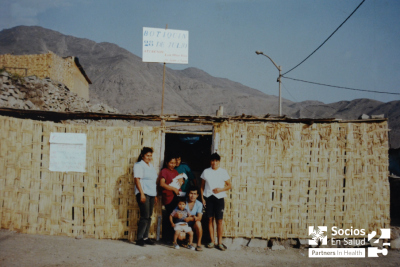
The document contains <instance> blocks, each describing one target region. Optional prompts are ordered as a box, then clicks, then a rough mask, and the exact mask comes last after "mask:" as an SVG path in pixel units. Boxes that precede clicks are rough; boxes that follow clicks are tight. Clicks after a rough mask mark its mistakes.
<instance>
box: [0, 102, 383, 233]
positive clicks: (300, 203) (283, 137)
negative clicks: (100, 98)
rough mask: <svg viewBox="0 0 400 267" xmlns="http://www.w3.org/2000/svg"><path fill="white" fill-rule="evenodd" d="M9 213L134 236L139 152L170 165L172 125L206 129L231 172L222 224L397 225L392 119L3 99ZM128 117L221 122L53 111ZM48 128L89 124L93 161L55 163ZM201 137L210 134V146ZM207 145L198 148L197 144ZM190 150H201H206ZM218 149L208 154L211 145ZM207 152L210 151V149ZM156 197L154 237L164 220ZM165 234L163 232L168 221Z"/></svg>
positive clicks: (0, 169)
mask: <svg viewBox="0 0 400 267" xmlns="http://www.w3.org/2000/svg"><path fill="white" fill-rule="evenodd" d="M0 115H2V116H0V129H1V131H0V223H1V228H4V229H10V230H15V231H18V232H21V233H30V234H48V235H65V236H71V237H74V236H78V235H80V236H83V237H91V238H111V239H129V240H134V238H135V236H136V230H137V220H138V218H139V209H138V206H137V203H136V200H135V197H134V183H133V173H132V171H133V170H132V169H133V164H134V163H135V162H136V159H137V157H138V155H139V152H140V149H141V148H142V147H143V146H151V147H153V148H154V150H155V153H154V165H155V167H156V168H158V169H160V167H161V166H162V162H163V158H164V153H165V149H166V147H167V148H168V138H166V136H168V135H170V136H171V135H175V136H177V135H182V134H185V135H188V134H192V135H197V136H203V137H204V136H208V137H209V140H210V142H209V143H208V144H209V148H207V149H208V151H209V152H211V151H215V152H218V153H219V154H220V155H221V156H222V160H221V167H223V168H225V169H226V170H227V171H228V173H229V174H230V176H231V180H232V185H233V189H232V190H231V191H230V192H229V194H228V198H227V199H226V201H227V203H226V212H225V225H224V235H225V236H226V237H246V238H262V239H270V238H281V239H288V238H308V231H307V230H308V226H320V225H324V226H328V227H331V226H337V227H338V228H343V229H346V228H350V227H351V226H352V227H353V228H363V229H365V230H366V233H369V232H372V231H374V230H375V231H378V230H379V229H380V228H388V227H389V224H390V207H389V205H390V198H389V182H388V175H389V173H388V125H387V121H386V119H374V120H371V119H369V120H353V121H341V120H335V119H313V120H308V119H290V118H286V117H273V116H265V117H254V116H168V115H167V116H163V117H160V116H156V115H121V114H94V113H78V114H77V113H74V114H72V113H56V112H46V111H23V110H11V109H0ZM67 119H92V120H96V119H114V120H115V119H123V120H127V119H129V120H148V121H160V120H164V121H166V122H179V123H183V122H184V123H201V124H207V125H211V126H212V129H213V130H212V132H190V131H185V132H177V131H170V130H169V128H168V127H165V126H160V127H158V126H157V127H150V126H141V127H135V126H132V127H100V126H90V125H76V124H64V123H57V122H54V121H56V120H58V121H59V120H67ZM51 133H85V134H86V138H87V139H86V172H56V171H50V170H49V161H50V158H49V157H50V142H49V138H50V135H51ZM202 147H203V148H204V145H203V146H202ZM199 149H200V148H199ZM193 153H197V154H201V153H200V152H199V151H193ZM208 155H209V154H208ZM208 155H204V156H203V158H204V160H205V162H207V160H208V159H207V156H208ZM160 215H161V204H158V205H157V206H156V207H155V213H154V216H153V220H152V228H151V237H153V238H154V237H156V236H157V229H159V231H160V221H159V219H158V218H159V217H160ZM159 234H160V232H159Z"/></svg>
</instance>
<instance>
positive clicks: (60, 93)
mask: <svg viewBox="0 0 400 267" xmlns="http://www.w3.org/2000/svg"><path fill="white" fill-rule="evenodd" d="M0 107H7V108H16V109H33V110H47V111H60V112H96V113H118V110H116V109H114V108H112V107H109V106H107V105H106V104H102V103H99V104H95V105H92V104H90V103H89V101H87V100H86V99H84V98H82V97H80V96H78V95H77V94H76V93H74V92H71V91H70V90H69V88H68V87H67V86H65V84H63V83H61V82H58V81H53V80H52V79H49V78H45V79H40V78H38V77H36V76H28V77H24V78H20V79H18V78H16V77H13V76H12V75H11V74H10V73H8V72H5V71H4V72H2V73H0Z"/></svg>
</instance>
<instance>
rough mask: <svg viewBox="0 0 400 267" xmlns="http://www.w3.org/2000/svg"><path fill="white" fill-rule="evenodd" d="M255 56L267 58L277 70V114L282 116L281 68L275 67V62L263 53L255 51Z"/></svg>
mask: <svg viewBox="0 0 400 267" xmlns="http://www.w3.org/2000/svg"><path fill="white" fill-rule="evenodd" d="M256 54H257V55H263V56H266V57H267V58H269V60H271V62H272V63H273V64H274V65H275V67H276V68H277V69H278V70H279V77H278V79H277V80H276V81H277V82H278V83H279V105H278V113H279V116H282V97H281V83H282V82H281V77H282V74H281V71H282V68H281V66H278V65H276V64H275V62H274V61H273V60H272V59H271V58H270V57H269V56H267V55H265V54H264V53H263V52H261V51H256Z"/></svg>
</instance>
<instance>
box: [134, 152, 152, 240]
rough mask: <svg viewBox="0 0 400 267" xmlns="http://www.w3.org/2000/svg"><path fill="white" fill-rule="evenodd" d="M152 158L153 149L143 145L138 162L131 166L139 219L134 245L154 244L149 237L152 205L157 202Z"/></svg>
mask: <svg viewBox="0 0 400 267" xmlns="http://www.w3.org/2000/svg"><path fill="white" fill-rule="evenodd" d="M152 160H153V149H152V148H150V147H143V149H142V151H141V152H140V156H139V158H138V162H137V163H135V165H134V167H133V177H134V178H135V195H136V200H137V202H138V204H139V210H140V219H139V222H138V231H137V239H136V245H139V246H144V245H145V244H147V245H154V242H153V241H151V240H150V239H149V230H150V224H151V216H152V214H153V208H154V205H155V204H157V177H158V175H157V171H156V169H155V168H154V167H153V165H152V164H151V161H152Z"/></svg>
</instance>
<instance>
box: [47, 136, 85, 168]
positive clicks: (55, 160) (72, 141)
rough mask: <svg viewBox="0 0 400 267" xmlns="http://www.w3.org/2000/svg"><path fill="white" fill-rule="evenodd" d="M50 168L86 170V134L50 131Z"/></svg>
mask: <svg viewBox="0 0 400 267" xmlns="http://www.w3.org/2000/svg"><path fill="white" fill-rule="evenodd" d="M49 170H50V171H56V172H86V134H82V133H50V167H49Z"/></svg>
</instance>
